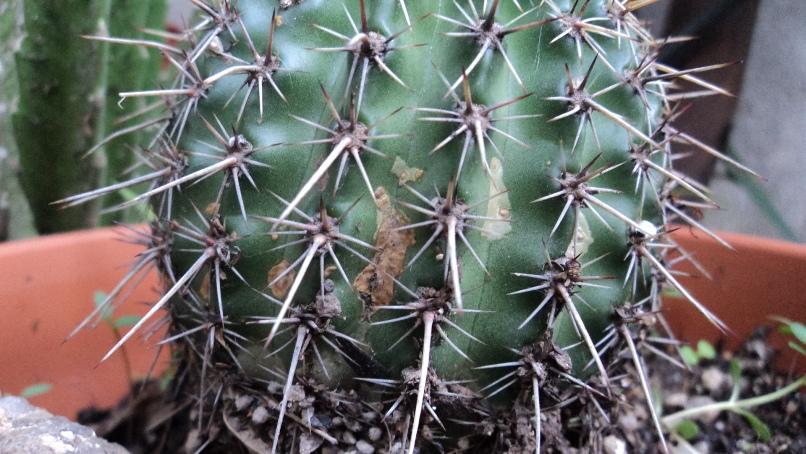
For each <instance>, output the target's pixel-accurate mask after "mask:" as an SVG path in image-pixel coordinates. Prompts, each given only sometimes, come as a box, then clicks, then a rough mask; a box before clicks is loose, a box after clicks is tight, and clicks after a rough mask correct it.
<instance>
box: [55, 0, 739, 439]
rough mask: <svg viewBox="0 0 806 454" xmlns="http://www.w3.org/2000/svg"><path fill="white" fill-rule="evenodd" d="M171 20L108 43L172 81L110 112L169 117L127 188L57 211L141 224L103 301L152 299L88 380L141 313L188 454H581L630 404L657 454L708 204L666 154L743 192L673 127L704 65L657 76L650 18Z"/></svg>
mask: <svg viewBox="0 0 806 454" xmlns="http://www.w3.org/2000/svg"><path fill="white" fill-rule="evenodd" d="M193 3H194V4H195V5H196V6H197V7H198V9H199V18H198V19H197V21H196V22H192V23H191V25H190V26H189V28H188V29H187V31H186V32H184V33H180V34H173V35H171V36H169V37H170V38H173V39H174V40H175V42H174V43H163V42H161V41H158V40H143V39H127V37H121V38H116V39H115V43H118V44H121V45H126V44H128V45H133V46H137V47H140V48H144V49H148V50H150V51H152V52H159V53H162V54H163V56H164V58H165V59H166V61H167V62H168V63H169V64H170V65H171V66H172V67H173V68H174V69H175V78H174V79H173V80H172V83H171V84H167V85H165V86H163V87H159V86H155V87H153V88H150V89H147V90H130V91H123V92H121V93H120V97H121V102H122V103H123V105H126V104H127V103H131V102H133V101H135V100H140V99H143V98H146V99H149V100H153V101H157V102H162V103H164V106H165V109H164V113H161V114H159V115H152V116H150V117H148V118H149V119H147V120H144V121H142V122H141V123H139V126H138V127H136V128H130V130H127V131H124V132H135V131H136V132H138V133H141V132H143V131H151V130H153V131H155V132H154V134H153V135H151V136H150V137H151V139H150V140H149V141H148V143H146V144H144V146H143V148H142V149H143V150H144V151H143V152H142V153H141V155H142V157H143V158H144V159H142V160H141V162H142V163H143V165H144V168H145V170H143V171H142V172H141V173H139V174H137V176H135V177H133V178H132V179H130V180H126V181H123V182H121V183H118V184H115V185H112V186H109V187H106V188H101V189H97V190H94V191H89V192H86V193H82V194H78V195H75V196H72V197H70V198H67V199H63V200H62V201H60V203H62V204H65V205H73V204H81V203H85V202H89V201H93V200H95V199H96V198H97V197H100V196H102V195H105V194H108V193H112V192H114V191H118V190H120V189H122V188H138V189H141V191H140V192H139V193H138V195H137V196H135V197H133V198H131V199H130V200H128V201H126V202H124V203H122V204H120V205H119V207H121V208H125V207H128V206H131V205H133V204H136V203H140V202H143V201H146V200H148V201H149V202H148V203H149V204H150V206H151V208H152V209H153V211H154V213H155V215H156V220H155V221H154V222H153V223H152V224H151V230H150V232H148V233H143V232H141V231H136V232H135V233H134V235H136V237H137V238H138V241H140V242H142V243H143V244H144V246H145V247H146V249H145V252H143V254H142V255H141V256H140V257H139V258H138V260H137V261H136V263H135V265H134V268H133V269H132V271H131V272H130V273H129V274H128V275H127V277H126V279H124V281H122V282H121V284H120V285H119V286H118V287H117V288H115V289H114V290H113V291H112V292H110V294H109V296H108V298H107V301H106V302H105V304H107V305H108V304H115V301H116V300H117V299H118V298H119V297H120V295H122V294H125V291H124V289H125V288H126V286H128V285H134V283H135V282H137V280H138V279H137V276H139V275H140V273H142V272H144V270H146V269H148V268H150V267H156V268H157V269H159V270H160V272H161V274H162V276H163V278H164V282H165V288H166V291H165V292H164V293H163V295H162V297H161V298H160V299H159V300H158V301H156V302H155V303H154V304H153V305H152V306H151V307H150V309H149V310H148V312H147V313H146V314H145V316H144V317H143V318H142V319H141V320H140V321H139V322H138V323H137V324H136V325H135V326H134V327H133V328H132V329H131V330H130V331H129V332H128V333H127V334H126V335H125V336H123V337H122V338H121V340H120V342H119V343H117V344H116V345H115V346H113V347H112V348H111V350H110V351H109V353H108V354H107V355H106V358H108V357H109V356H111V355H112V354H114V353H115V352H116V351H117V350H118V348H119V347H120V346H121V345H123V344H124V343H125V342H127V341H128V340H129V339H130V338H131V337H132V336H134V335H135V334H137V333H141V332H143V331H144V329H145V327H147V326H149V325H150V324H151V323H152V322H154V321H155V320H157V319H158V317H159V316H158V314H161V313H162V312H160V311H163V310H164V313H165V314H167V319H166V320H167V322H166V324H167V326H168V327H169V328H168V332H167V334H166V337H165V339H164V340H163V341H162V342H161V344H171V345H172V346H173V348H174V354H175V359H176V366H175V367H176V369H175V373H176V377H177V378H176V379H175V380H174V382H173V386H174V391H175V393H174V394H173V395H174V396H177V397H176V398H177V399H179V402H177V404H178V405H186V406H185V407H182V408H191V409H190V410H187V411H185V412H181V413H178V414H177V416H176V418H185V419H184V421H185V423H186V426H187V424H193V425H192V426H190V427H192V429H190V430H189V434H190V435H189V438H188V441H187V444H186V445H185V447H186V448H188V449H191V450H194V449H197V448H200V447H204V446H208V445H210V444H219V445H224V444H226V443H239V444H242V445H244V446H245V447H246V448H247V449H249V450H253V451H258V452H266V451H270V452H296V451H300V452H314V451H315V450H317V449H320V448H321V451H322V452H342V451H349V450H350V449H352V450H354V451H355V452H373V450H374V452H408V453H412V452H416V451H417V450H419V451H420V452H431V451H440V450H448V451H452V450H456V451H460V450H470V449H471V448H472V449H473V450H478V451H479V452H528V451H534V452H539V451H540V450H541V449H543V448H545V449H549V448H553V449H557V450H561V449H565V448H568V447H570V445H568V444H567V443H569V441H568V439H566V438H564V436H561V435H558V430H560V432H563V433H571V432H573V433H575V434H576V435H575V436H574V437H571V438H573V439H574V440H575V441H574V443H576V445H577V447H581V448H582V447H587V448H589V449H594V450H598V449H601V443H602V438H603V435H604V434H606V433H607V432H608V431H617V430H620V429H618V428H614V427H610V425H609V424H608V423H607V421H608V418H610V417H616V416H617V415H618V414H619V412H620V411H622V410H623V409H624V408H625V407H626V406H628V405H638V403H637V402H632V401H630V402H628V400H627V399H628V397H627V396H628V393H630V394H629V395H632V394H631V393H632V391H633V390H632V387H636V389H637V391H638V392H639V393H641V394H639V395H643V396H644V399H645V401H644V402H643V403H642V405H646V408H647V414H648V416H647V418H650V419H651V420H652V423H653V424H654V426H655V427H656V428H657V434H656V435H655V436H656V442H657V443H658V446H659V449H663V450H666V442H665V439H664V435H663V428H662V426H661V425H660V422H659V415H658V414H657V412H656V410H655V407H654V406H653V405H652V404H651V402H652V399H651V392H650V389H649V385H648V383H647V377H646V371H645V370H644V367H643V361H642V359H641V355H644V354H657V355H663V356H664V357H668V358H669V359H670V360H671V361H675V359H674V358H673V357H672V356H670V355H667V353H665V350H666V346H665V345H666V344H669V343H671V342H670V341H669V340H667V338H671V337H672V336H673V335H672V333H670V332H669V331H668V329H667V326H666V324H665V322H664V320H663V317H662V313H660V312H658V311H659V309H660V304H661V300H660V295H661V292H662V291H663V289H665V288H672V289H674V290H675V291H676V292H678V293H680V294H682V295H683V296H684V297H685V298H686V299H688V300H689V302H690V303H691V304H694V305H695V306H696V307H697V308H698V309H699V310H700V312H702V314H703V316H705V317H707V318H708V319H709V320H711V321H712V322H713V323H714V324H716V325H717V326H719V327H720V328H723V329H725V327H724V325H723V324H722V322H721V321H720V320H719V319H718V318H717V317H716V316H715V315H714V314H712V313H711V312H709V311H708V309H707V308H705V307H704V306H703V305H702V304H701V303H700V302H699V301H697V299H696V298H695V296H693V295H691V294H690V293H689V292H688V291H687V290H686V289H685V288H684V287H683V286H682V285H681V284H680V282H679V281H678V280H677V277H676V275H675V273H674V272H673V271H671V267H672V266H673V265H674V264H676V263H678V262H681V261H692V260H693V259H692V257H691V255H690V254H688V253H686V251H683V250H682V249H681V248H680V247H679V245H677V244H675V243H674V241H673V240H672V239H671V238H670V237H669V236H668V235H667V233H668V232H669V230H670V225H671V223H672V222H682V223H688V224H691V225H692V226H693V227H695V228H699V229H703V230H704V231H705V232H706V233H708V234H711V235H712V233H711V232H709V231H707V230H705V229H704V228H703V227H702V226H701V225H700V224H699V223H698V221H697V217H696V216H695V215H694V213H695V212H699V211H700V210H701V209H703V208H710V207H713V206H715V204H714V202H713V200H712V198H711V194H710V193H709V192H708V190H707V189H706V188H704V187H703V186H702V185H700V184H698V183H697V182H696V181H693V180H690V179H688V178H686V177H685V176H683V175H681V174H680V173H679V172H678V171H676V170H675V169H674V158H675V156H676V155H675V154H674V152H673V151H672V147H673V145H674V147H675V149H677V147H681V148H682V149H684V150H686V149H687V150H701V151H703V152H706V153H710V154H713V155H715V156H717V157H719V158H720V159H722V160H723V161H724V162H725V163H726V164H728V165H733V166H738V167H740V168H742V169H743V170H748V171H749V169H745V168H743V167H742V166H741V164H739V163H737V162H735V161H733V160H731V159H730V158H728V157H725V156H724V155H722V154H721V153H720V152H718V151H717V150H714V149H713V148H711V147H709V146H708V145H706V144H703V143H701V142H699V141H698V140H697V139H696V138H694V137H691V136H689V135H687V134H685V133H684V132H681V131H678V130H676V129H674V127H673V126H672V125H671V122H672V120H674V118H675V117H676V116H677V115H679V113H680V110H679V109H677V108H676V103H677V101H679V100H686V99H690V98H693V97H701V96H707V95H715V94H723V93H724V91H723V90H721V89H719V88H718V87H715V86H713V85H711V84H709V83H707V82H705V81H704V80H702V79H700V78H699V77H698V75H699V73H702V72H705V71H710V70H715V69H718V68H720V67H721V66H723V65H713V66H708V67H703V68H694V69H687V70H678V69H675V68H671V67H668V66H666V65H663V64H661V63H659V62H657V61H656V56H657V53H658V49H659V48H660V47H661V46H662V45H663V44H664V41H659V40H656V39H654V38H653V37H652V36H651V35H649V33H648V32H647V31H646V30H645V29H644V28H643V26H642V24H641V23H640V22H639V21H638V19H636V17H635V16H634V14H633V12H634V11H635V10H637V9H639V8H641V7H642V6H645V5H647V4H651V3H653V2H652V1H638V0H585V1H580V0H577V1H575V2H570V1H561V0H544V1H541V2H538V1H536V0H535V1H529V0H526V1H524V0H520V1H517V0H491V1H486V0H485V1H479V0H457V1H455V2H429V1H415V0H394V1H393V0H386V1H374V2H365V1H364V0H347V1H345V2H343V3H342V2H340V1H324V0H297V1H288V0H280V1H279V2H275V1H269V2H266V1H262V0H261V1H251V0H240V1H237V2H235V1H231V0H220V1H205V0H194V1H193ZM684 84H688V85H684ZM681 87H682V88H685V87H689V90H686V91H684V90H682V89H681ZM691 87H695V88H694V89H691ZM143 186H147V187H145V188H143ZM99 307H103V305H102V306H99ZM98 310H102V309H98ZM97 315H98V313H97V311H96V313H94V314H91V315H90V317H88V318H87V320H85V322H84V323H83V324H82V325H81V327H83V326H86V325H88V324H90V323H92V321H93V320H94V317H96V316H97ZM106 358H104V359H106ZM624 372H631V373H633V374H635V376H636V380H634V381H632V380H614V379H613V377H614V376H617V375H619V376H620V375H622V374H623V373H624ZM625 383H626V384H625ZM630 383H635V384H634V385H630ZM249 421H251V422H249ZM547 424H548V427H546V425H547ZM558 427H559V429H558ZM382 428H383V429H382ZM166 430H167V429H166ZM571 438H569V439H571ZM564 443H566V444H564Z"/></svg>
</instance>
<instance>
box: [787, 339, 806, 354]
mask: <svg viewBox="0 0 806 454" xmlns="http://www.w3.org/2000/svg"><path fill="white" fill-rule="evenodd" d="M787 345H789V348H791V349H792V350H795V351H796V352H798V353H800V354H801V355H803V356H806V349H804V348H803V346H802V345H798V344H797V343H795V341H789V342H787Z"/></svg>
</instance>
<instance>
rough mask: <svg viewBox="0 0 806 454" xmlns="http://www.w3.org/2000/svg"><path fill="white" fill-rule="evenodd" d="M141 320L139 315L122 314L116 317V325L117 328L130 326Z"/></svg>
mask: <svg viewBox="0 0 806 454" xmlns="http://www.w3.org/2000/svg"><path fill="white" fill-rule="evenodd" d="M139 321H140V316H139V315H134V314H130V315H121V316H120V317H118V318H117V319H115V323H114V325H113V326H114V327H115V328H128V327H130V326H134V325H136V324H137V322H139Z"/></svg>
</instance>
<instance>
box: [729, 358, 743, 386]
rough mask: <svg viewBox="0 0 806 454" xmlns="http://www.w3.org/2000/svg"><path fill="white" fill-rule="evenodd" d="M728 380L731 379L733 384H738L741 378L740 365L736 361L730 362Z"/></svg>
mask: <svg viewBox="0 0 806 454" xmlns="http://www.w3.org/2000/svg"><path fill="white" fill-rule="evenodd" d="M730 378H732V379H733V383H739V380H740V379H741V378H742V363H740V362H739V360H738V359H735V358H734V359H732V360H730Z"/></svg>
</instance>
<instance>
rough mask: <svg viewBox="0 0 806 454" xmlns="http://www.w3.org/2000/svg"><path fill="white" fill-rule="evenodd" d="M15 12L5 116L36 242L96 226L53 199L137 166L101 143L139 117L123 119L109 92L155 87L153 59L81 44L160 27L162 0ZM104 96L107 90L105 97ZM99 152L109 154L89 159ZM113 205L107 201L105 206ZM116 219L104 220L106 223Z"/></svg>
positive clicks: (121, 147)
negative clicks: (18, 33)
mask: <svg viewBox="0 0 806 454" xmlns="http://www.w3.org/2000/svg"><path fill="white" fill-rule="evenodd" d="M16 3H17V2H8V5H7V6H8V8H6V9H8V10H9V11H8V13H7V14H8V17H9V18H13V17H15V15H14V9H17V6H16ZM20 3H21V4H22V6H20V7H19V8H20V9H21V10H22V11H23V12H24V25H23V30H24V32H25V33H24V36H23V39H22V44H21V45H20V46H19V49H18V50H17V52H16V54H15V63H16V68H15V69H16V78H17V88H18V93H15V95H17V96H18V99H17V100H15V104H16V106H14V109H13V115H12V123H13V132H14V139H15V141H16V145H17V150H18V152H19V158H20V164H21V169H22V172H21V174H20V184H21V186H22V188H23V190H24V191H25V195H26V197H27V199H28V202H29V204H30V206H31V210H32V213H33V217H34V224H35V226H36V228H37V230H38V231H39V232H40V233H53V232H57V231H63V230H70V229H76V228H81V227H86V226H91V225H94V224H96V223H97V214H98V211H99V208H100V206H98V205H97V204H94V203H93V204H85V205H84V206H82V207H81V208H80V209H74V210H69V211H63V210H59V209H58V208H57V207H55V206H53V205H51V202H53V200H54V195H55V196H56V197H64V196H68V195H70V194H72V193H75V192H77V191H81V190H86V189H89V188H93V187H95V186H97V185H99V184H103V185H107V184H110V182H112V181H114V178H118V177H119V176H120V175H121V174H123V173H124V171H126V170H127V168H128V167H130V166H131V165H132V164H133V163H135V162H136V159H135V157H134V154H133V153H132V152H130V151H128V150H127V149H126V148H125V147H126V146H127V145H128V144H127V143H126V142H123V143H121V142H120V141H117V140H115V139H116V137H117V136H115V135H114V134H113V135H109V136H107V135H108V134H109V133H110V130H112V128H113V127H115V128H120V126H119V125H117V124H118V123H124V124H125V123H126V121H127V117H128V116H130V115H131V114H132V112H134V111H137V110H139V109H140V108H142V106H137V105H135V104H132V105H131V107H132V109H130V110H128V111H123V110H120V109H117V108H116V106H115V104H116V103H117V91H119V90H118V89H119V88H121V87H122V86H123V85H124V84H128V86H129V87H131V86H134V87H141V86H144V84H149V85H151V84H154V83H156V75H157V74H158V71H159V68H158V65H159V61H160V59H159V56H158V55H148V54H144V53H143V51H142V50H141V49H127V48H121V49H110V48H109V46H108V45H107V44H104V43H98V42H93V41H89V40H86V39H84V38H82V36H89V35H95V34H98V33H101V34H109V33H113V34H133V33H140V32H139V30H140V29H142V28H143V27H145V26H152V27H154V26H156V27H161V25H162V21H163V16H164V10H165V7H164V0H144V1H129V0H92V1H88V0H80V1H75V0H70V1H68V0H65V1H60V2H52V1H41V0H33V1H26V2H24V4H23V2H20ZM15 47H16V46H15ZM108 90H114V91H113V92H112V94H111V96H108V95H107V92H108ZM105 137H106V138H105ZM102 138H105V140H100V139H102ZM96 142H98V143H97V144H96V146H95V147H91V145H93V144H94V143H96ZM102 147H106V148H107V149H108V151H109V153H108V154H106V155H101V154H94V153H92V152H94V151H95V150H96V149H97V148H102ZM85 154H86V155H92V156H91V157H88V156H84V155H85ZM107 160H108V162H107ZM107 175H112V176H114V178H107ZM117 197H118V195H117V194H114V195H113V196H112V197H110V203H111V202H114V200H115V199H116V198H117ZM117 203H119V201H118V202H117ZM119 218H120V216H115V215H111V216H109V219H108V221H112V220H115V219H119Z"/></svg>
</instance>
